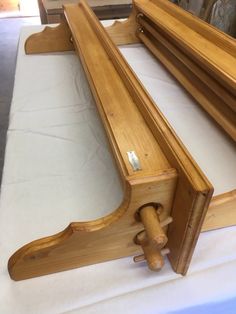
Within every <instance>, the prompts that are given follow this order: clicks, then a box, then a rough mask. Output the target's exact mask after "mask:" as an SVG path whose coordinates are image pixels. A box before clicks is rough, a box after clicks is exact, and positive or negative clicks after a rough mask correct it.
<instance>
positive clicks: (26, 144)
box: [0, 27, 236, 314]
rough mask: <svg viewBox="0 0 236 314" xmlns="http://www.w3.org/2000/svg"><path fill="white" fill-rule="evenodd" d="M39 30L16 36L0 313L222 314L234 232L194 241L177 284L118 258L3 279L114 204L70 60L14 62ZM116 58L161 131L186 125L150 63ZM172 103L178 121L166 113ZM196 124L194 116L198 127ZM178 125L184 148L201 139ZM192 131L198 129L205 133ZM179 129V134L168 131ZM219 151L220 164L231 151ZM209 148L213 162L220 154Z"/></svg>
mask: <svg viewBox="0 0 236 314" xmlns="http://www.w3.org/2000/svg"><path fill="white" fill-rule="evenodd" d="M39 29H40V27H27V28H25V29H24V30H23V33H22V36H21V42H20V45H19V54H18V60H17V69H16V79H15V88H14V95H13V101H12V107H11V114H10V124H9V131H8V139H7V147H6V158H5V166H4V174H3V182H2V188H1V200H0V252H1V257H0V266H1V267H0V313H4V314H8V313H9V314H12V313H17V314H18V313H19V314H26V313H30V314H35V313H44V314H54V313H81V314H87V313H95V312H96V313H102V312H105V313H121V312H124V311H125V312H126V313H171V312H173V313H175V312H177V313H184V311H185V310H186V309H188V308H190V307H191V308H192V310H193V311H194V310H195V309H196V306H197V305H203V306H204V307H203V308H201V313H205V312H203V311H204V310H208V313H210V312H209V309H212V308H214V306H215V305H214V302H220V305H218V306H221V305H222V306H223V305H224V306H225V308H227V309H228V312H227V313H231V312H230V311H231V310H232V309H234V308H235V307H233V306H235V299H236V272H235V267H236V250H235V239H236V227H231V228H227V229H221V230H217V231H211V232H206V233H203V234H201V236H200V239H199V242H198V245H197V248H196V250H195V253H194V257H193V260H192V263H191V266H190V269H189V272H188V276H187V277H181V276H179V275H177V274H175V273H174V272H173V271H172V270H171V267H170V265H169V263H168V261H166V264H165V266H164V268H163V270H161V272H159V273H154V272H150V271H149V270H148V269H147V267H146V265H145V263H141V264H138V265H137V264H134V263H133V262H132V258H123V259H120V260H115V261H111V262H106V263H102V264H97V265H92V266H88V267H83V268H78V269H74V270H71V271H66V272H61V273H57V274H53V275H49V276H43V277H39V278H34V279H30V280H26V281H21V282H14V281H12V280H11V279H10V278H9V276H8V272H7V260H8V258H9V257H10V255H11V254H12V253H13V252H14V251H15V250H16V249H18V248H19V247H20V246H22V245H23V244H25V243H27V242H30V241H32V240H34V239H37V238H40V237H43V236H47V235H51V234H54V233H56V232H58V231H61V230H62V229H64V228H65V227H66V226H67V225H68V223H69V222H71V221H79V220H80V221H81V220H88V219H94V218H97V217H101V216H103V215H105V214H107V213H109V212H111V211H113V210H114V208H116V207H117V206H118V205H119V203H120V202H121V200H122V197H123V193H122V188H121V185H120V182H119V176H118V174H117V171H116V168H115V166H114V163H113V159H112V157H111V154H110V152H109V148H108V145H107V141H106V137H105V135H104V131H103V129H102V126H101V123H100V120H99V118H98V115H97V112H96V109H95V105H94V103H93V100H92V98H91V94H90V92H89V89H88V86H87V83H86V80H85V78H84V74H83V71H82V68H81V65H80V62H79V61H78V58H77V57H76V56H75V55H74V54H72V53H69V54H53V55H35V56H32V55H31V56H26V55H24V52H23V43H24V39H25V38H26V37H27V36H28V35H29V34H30V33H31V32H34V31H38V30H39ZM121 50H122V53H123V54H124V55H125V56H126V57H127V58H128V60H129V61H130V62H131V64H132V66H133V67H135V68H136V70H137V73H138V75H139V76H142V80H143V81H144V83H145V84H146V85H147V88H148V90H149V91H150V92H152V91H154V94H153V97H154V99H155V98H156V97H158V99H157V102H158V105H159V106H160V108H161V110H163V111H166V112H165V114H168V113H170V115H169V116H168V119H170V121H171V124H172V122H173V121H174V120H175V119H174V115H175V116H177V115H178V118H179V117H186V114H187V113H186V112H187V111H188V110H187V108H188V107H189V106H192V104H193V106H195V104H194V103H193V102H192V100H191V99H190V97H189V96H187V95H186V93H184V92H183V91H182V89H181V88H179V87H177V86H176V83H175V82H174V80H173V79H172V78H171V77H170V75H169V74H167V73H166V72H165V71H164V70H163V68H162V67H161V66H159V65H158V64H157V63H156V62H155V61H154V60H153V58H152V57H151V55H150V54H148V53H147V52H146V51H144V50H143V48H140V47H138V46H135V47H130V48H127V47H126V48H125V47H124V48H121ZM157 73H158V74H157ZM167 79H168V80H167ZM156 86H158V88H157V87H156ZM182 103H183V104H184V109H186V110H184V113H181V110H180V109H177V108H176V107H177V106H179V104H182ZM195 107H196V106H195ZM195 107H194V108H195ZM175 108H176V110H175ZM190 111H192V110H190ZM200 111H201V110H200ZM201 114H203V113H202V112H201ZM201 114H200V113H199V109H196V108H195V109H194V111H193V117H195V115H197V117H198V119H200V120H199V121H202V120H201V118H200V116H201ZM203 115H204V114H203ZM171 119H172V120H173V121H172V120H171ZM194 119H195V118H194ZM204 119H206V118H204ZM176 120H177V119H176ZM186 120H188V119H186V118H185V119H184V125H183V123H179V122H176V125H175V128H176V131H177V133H179V135H180V136H181V138H182V139H183V140H184V141H185V137H186V138H189V139H190V144H191V138H192V134H189V133H190V131H191V132H192V133H193V135H195V134H200V135H201V132H202V130H200V131H194V130H192V128H193V120H192V122H190V121H186ZM174 123H175V122H174ZM199 123H200V124H201V128H203V125H205V123H204V122H199ZM181 124H182V125H183V126H184V129H183V131H181V128H180V129H178V127H180V126H181ZM190 126H191V128H190ZM213 128H215V127H213ZM216 130H218V129H217V128H216ZM186 132H187V134H185V133H186ZM211 132H212V133H211V134H213V133H214V132H213V131H211ZM216 133H217V134H219V136H220V138H223V135H222V133H221V132H220V131H216ZM214 134H215V133H214ZM212 136H215V135H212ZM217 136H218V135H217ZM194 141H195V139H194ZM204 141H205V139H204ZM212 141H213V140H212ZM222 141H223V143H224V144H223V147H224V152H227V151H228V152H229V153H228V155H229V157H230V158H229V162H230V160H231V152H232V151H233V150H234V148H233V147H232V145H231V146H230V145H226V144H225V142H224V140H222ZM201 145H203V144H202V140H199V141H198V142H197V147H198V149H197V152H198V150H199V151H201V153H202V155H201V156H202V157H200V158H199V160H200V161H201V160H202V163H204V162H205V159H206V158H205V157H204V156H205V155H206V149H208V146H205V148H204V149H203V148H202V147H201ZM212 145H213V147H215V145H217V147H216V148H217V149H220V152H217V153H220V155H221V149H222V146H218V144H216V143H213V144H212ZM209 147H210V145H209ZM190 151H191V150H190ZM213 152H214V151H213ZM199 154H200V153H199ZM207 154H209V156H210V155H211V154H210V152H209V153H207ZM194 157H195V158H196V156H194ZM234 157H235V156H234ZM209 158H211V157H209ZM222 158H223V157H222ZM215 159H216V158H215V156H213V160H214V164H216V163H217V162H216V161H215ZM199 160H197V161H198V162H199ZM232 160H233V158H232ZM211 162H212V161H211V160H210V162H209V163H211ZM200 166H202V165H200ZM210 166H211V167H213V166H212V165H210ZM211 167H210V168H211ZM206 168H207V169H206V172H207V171H208V167H206ZM216 169H217V168H216ZM220 170H221V169H219V171H220ZM217 171H218V170H217ZM212 172H214V171H212ZM207 175H209V174H208V173H207ZM213 175H214V173H213ZM215 177H217V175H216V176H214V178H211V180H212V181H213V180H215ZM226 177H227V176H226ZM228 177H229V181H230V180H231V177H230V176H228ZM228 177H227V178H228ZM221 179H222V178H221ZM213 183H214V182H213ZM227 184H228V186H227V189H228V188H229V189H232V188H231V184H232V185H233V188H234V187H235V186H236V185H234V184H235V183H234V182H233V181H232V182H231V181H230V182H229V183H227ZM221 188H224V186H222V184H221V183H219V188H218V190H220V189H221ZM220 191H221V190H220ZM197 309H198V308H197ZM188 311H191V310H190V309H188ZM186 313H191V312H186ZM232 313H233V312H232Z"/></svg>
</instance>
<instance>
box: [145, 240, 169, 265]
mask: <svg viewBox="0 0 236 314" xmlns="http://www.w3.org/2000/svg"><path fill="white" fill-rule="evenodd" d="M142 249H143V253H144V256H145V259H146V261H147V264H148V268H149V269H150V270H153V271H157V270H160V269H161V268H162V267H163V266H164V258H163V256H162V255H161V252H160V250H158V249H156V248H155V247H154V246H153V245H150V243H144V244H143V245H142Z"/></svg>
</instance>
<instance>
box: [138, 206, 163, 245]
mask: <svg viewBox="0 0 236 314" xmlns="http://www.w3.org/2000/svg"><path fill="white" fill-rule="evenodd" d="M140 218H141V221H142V223H143V225H144V227H145V231H146V234H147V238H148V240H149V242H150V244H152V245H156V246H157V247H159V248H162V247H163V246H165V244H166V243H167V240H168V239H167V236H166V234H165V232H164V231H163V229H162V227H161V224H160V220H159V217H158V214H157V211H156V208H155V207H153V206H146V207H143V208H142V209H141V210H140Z"/></svg>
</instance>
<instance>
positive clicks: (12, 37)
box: [0, 17, 40, 183]
mask: <svg viewBox="0 0 236 314" xmlns="http://www.w3.org/2000/svg"><path fill="white" fill-rule="evenodd" d="M32 24H40V19H39V18H38V17H28V18H8V19H0V183H1V178H2V169H3V164H4V152H5V145H6V133H7V128H8V117H9V110H10V105H11V98H12V91H13V85H14V74H15V64H16V54H17V45H18V39H19V34H20V29H21V27H22V26H25V25H32Z"/></svg>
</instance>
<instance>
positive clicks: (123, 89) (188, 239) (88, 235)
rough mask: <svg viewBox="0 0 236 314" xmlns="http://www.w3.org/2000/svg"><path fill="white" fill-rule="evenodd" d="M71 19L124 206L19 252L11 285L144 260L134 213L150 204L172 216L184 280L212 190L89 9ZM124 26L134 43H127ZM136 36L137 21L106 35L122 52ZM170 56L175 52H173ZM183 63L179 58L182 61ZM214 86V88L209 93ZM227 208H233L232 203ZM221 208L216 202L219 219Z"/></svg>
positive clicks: (70, 14)
mask: <svg viewBox="0 0 236 314" xmlns="http://www.w3.org/2000/svg"><path fill="white" fill-rule="evenodd" d="M136 2H139V4H138V5H137V7H136V9H137V8H138V10H140V11H142V12H143V10H144V9H145V10H146V8H144V7H145V6H146V3H147V2H149V1H145V0H137V1H135V4H136ZM153 3H154V2H152V4H153ZM160 3H162V0H161V1H160ZM150 6H151V5H150ZM140 7H141V8H142V9H140ZM143 8H144V9H143ZM136 9H135V10H136ZM135 10H134V12H138V10H136V11H135ZM147 10H148V16H149V17H150V16H151V15H152V14H153V13H151V11H150V8H149V9H147ZM65 12H66V17H67V21H68V24H69V27H70V31H71V33H72V36H73V43H74V46H75V48H76V50H77V52H78V54H79V55H80V59H81V61H82V64H83V66H84V69H85V72H86V74H87V78H88V81H89V83H90V86H91V90H92V92H93V96H94V98H95V100H96V104H97V106H98V110H99V113H100V115H101V118H102V120H103V123H104V126H105V129H106V131H107V134H108V138H109V140H110V144H111V148H112V150H113V153H114V156H115V159H116V162H117V165H118V168H119V170H120V174H121V179H122V181H123V183H124V189H125V198H124V201H123V203H122V204H121V206H120V208H118V209H117V210H115V211H114V213H113V214H111V215H109V216H107V217H104V218H102V219H98V220H96V221H92V222H88V223H72V224H71V225H70V226H69V227H68V228H67V229H66V230H65V231H64V232H62V233H61V234H59V235H55V236H52V237H48V238H46V239H39V240H37V241H35V242H33V243H30V244H28V245H26V246H25V247H23V248H21V249H20V250H19V251H17V252H16V253H15V254H14V255H13V256H12V257H11V259H10V261H9V272H10V274H11V276H12V278H13V279H15V280H20V279H25V278H31V277H33V276H39V275H43V274H47V273H51V272H55V271H61V270H66V269H70V268H74V267H79V266H83V265H88V264H92V263H97V262H102V261H105V260H109V259H114V258H119V257H122V256H127V255H131V254H137V253H140V252H141V247H140V246H137V245H136V244H135V242H134V238H135V236H136V234H137V233H138V232H140V231H141V230H142V228H143V226H142V225H140V222H138V221H136V220H135V218H134V217H135V213H136V211H137V210H138V208H139V207H140V206H143V205H144V204H147V203H150V202H154V203H156V202H158V203H159V202H160V203H161V205H162V206H163V208H164V210H163V213H162V215H161V216H160V221H161V222H162V221H163V220H165V219H166V218H167V217H169V215H170V211H171V209H172V211H171V216H172V217H173V222H172V223H171V224H170V226H169V229H168V248H170V254H169V259H170V261H171V264H172V267H173V269H174V270H175V271H176V272H178V273H182V274H185V273H186V271H187V269H188V265H189V263H190V260H191V256H192V253H193V251H194V248H195V244H196V241H197V239H198V236H199V233H200V231H201V228H202V224H203V221H204V218H205V214H206V212H207V209H208V206H209V204H210V201H211V197H212V193H213V188H212V186H211V184H210V183H209V182H208V180H207V178H206V177H205V176H204V174H203V173H202V171H201V169H200V168H199V167H198V166H197V164H196V163H195V162H194V160H193V159H192V157H191V155H190V154H189V153H188V151H187V150H186V148H185V147H184V145H183V143H181V141H180V140H179V139H178V137H177V135H176V134H175V132H174V131H173V129H172V128H171V126H170V125H169V124H168V122H167V121H166V119H165V117H164V116H163V115H162V113H161V112H160V110H159V109H158V107H156V104H154V102H153V101H152V99H151V98H150V96H149V95H148V93H147V92H146V90H145V89H144V88H143V86H142V84H141V83H140V82H139V80H138V79H137V77H136V75H135V74H134V73H133V71H132V70H131V68H130V67H129V65H128V64H127V62H126V61H125V60H124V58H123V57H122V55H121V54H120V52H119V51H118V49H117V47H116V46H115V44H114V42H112V40H111V39H110V38H109V36H108V35H107V32H106V31H105V29H104V28H103V27H102V25H101V24H100V23H99V21H98V20H97V19H96V18H95V15H94V13H93V12H92V11H91V10H90V9H89V7H88V6H87V4H86V2H85V1H83V0H82V1H81V2H80V4H79V5H78V6H74V5H67V6H65ZM135 14H136V13H135ZM81 24H83V29H82V28H81ZM125 24H126V25H127V26H128V29H129V34H128V36H126V35H127V34H126V35H124V33H125ZM136 28H137V21H136V20H135V19H134V16H133V17H131V18H130V19H129V20H128V21H127V22H125V23H123V24H117V23H116V24H115V25H113V26H112V27H110V28H108V33H109V34H110V36H111V37H112V38H113V39H114V41H115V43H116V44H121V43H132V42H137V40H138V39H137V36H136V31H137V29H136ZM217 36H218V35H217ZM49 37H50V35H49V36H48V37H47V36H45V38H44V40H42V46H43V45H44V48H43V49H44V50H45V49H46V50H47V49H55V47H53V48H48V47H50V45H51V42H50V41H49V43H47V39H48V38H49ZM218 37H219V38H221V36H218ZM207 38H208V37H207ZM35 39H36V40H35ZM35 41H37V38H36V37H34V38H33V39H32V45H34V42H35ZM162 44H163V42H162ZM230 45H231V42H227V48H226V51H227V53H229V51H228V48H229V47H230ZM62 46H63V44H62ZM164 46H165V45H164ZM221 46H222V45H221ZM165 48H166V46H165ZM171 49H172V52H173V47H171ZM191 49H192V48H191ZM191 49H190V50H191ZM36 50H37V49H36ZM48 51H50V50H48ZM53 51H55V50H53ZM168 52H169V51H168ZM185 56H186V54H184V57H185ZM172 57H173V56H170V57H169V58H168V60H170V59H171V58H172ZM182 57H183V56H182V55H179V59H181V58H182ZM203 59H204V58H203ZM183 60H184V58H182V61H183ZM208 61H209V60H208ZM208 61H207V62H208ZM211 61H212V59H211ZM204 62H205V61H204ZM207 62H206V64H207V67H208V66H209V64H210V66H209V69H210V68H211V70H209V71H210V72H211V73H213V72H214V74H215V76H214V78H217V82H216V84H221V83H222V82H223V85H224V86H227V88H228V89H230V88H232V86H231V85H230V84H229V81H230V82H231V83H232V75H231V76H230V77H228V78H227V79H225V78H223V79H222V77H221V75H219V73H221V74H222V73H223V74H222V75H223V76H225V75H226V74H225V73H226V70H227V71H228V69H227V67H226V68H224V64H223V63H222V64H220V65H219V66H218V65H217V66H216V67H215V68H214V71H213V70H212V69H213V68H212V64H211V62H210V63H209V62H208V63H207ZM213 63H214V62H213ZM173 64H175V63H173ZM183 65H184V66H185V67H186V68H187V69H188V66H187V64H185V63H184V62H183V64H181V69H182V72H185V69H184V70H183ZM180 72H181V71H180ZM231 74H232V73H231ZM191 75H195V73H191ZM217 75H219V77H220V79H219V80H218V77H217ZM189 77H191V79H192V76H189ZM196 77H197V78H198V76H196ZM194 79H195V78H194ZM191 82H192V81H191ZM208 85H209V84H208ZM223 85H222V86H223ZM194 86H195V87H196V85H194ZM211 86H212V82H211V83H210V86H208V87H209V88H211ZM222 88H223V87H222ZM204 91H205V90H204ZM229 99H230V97H229ZM130 150H134V151H135V152H136V153H137V156H138V158H139V159H140V164H141V167H142V170H140V171H138V172H135V171H134V170H133V169H132V166H131V165H130V163H129V161H128V158H127V151H130ZM177 174H178V175H177ZM177 179H178V180H177ZM228 203H230V204H231V205H232V201H228V202H227V204H228ZM231 205H230V206H231ZM217 206H218V205H217V201H215V199H213V203H211V208H212V209H213V211H214V210H215V209H214V208H218V207H217ZM220 208H222V206H221V207H220ZM216 210H217V209H216ZM218 221H219V220H218ZM206 228H209V229H210V228H211V227H209V225H208V226H207V227H206ZM156 260H158V259H156V258H155V261H156Z"/></svg>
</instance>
